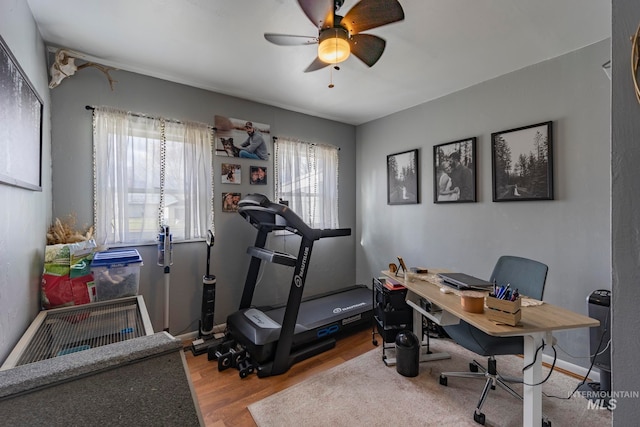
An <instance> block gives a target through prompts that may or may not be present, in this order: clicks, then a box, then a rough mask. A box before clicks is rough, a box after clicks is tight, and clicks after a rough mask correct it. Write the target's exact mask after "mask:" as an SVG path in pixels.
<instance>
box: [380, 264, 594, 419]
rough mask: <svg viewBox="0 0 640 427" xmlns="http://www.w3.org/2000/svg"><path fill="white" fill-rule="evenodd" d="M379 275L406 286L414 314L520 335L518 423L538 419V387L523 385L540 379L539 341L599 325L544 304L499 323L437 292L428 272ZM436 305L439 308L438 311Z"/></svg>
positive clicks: (551, 340) (452, 296) (500, 334)
mask: <svg viewBox="0 0 640 427" xmlns="http://www.w3.org/2000/svg"><path fill="white" fill-rule="evenodd" d="M442 271H444V270H439V269H429V273H434V274H435V273H438V272H442ZM382 274H384V275H385V276H388V277H391V278H393V279H395V280H397V281H398V282H400V283H402V284H403V285H404V286H405V287H406V288H407V290H408V291H407V304H409V305H410V306H412V307H413V308H414V310H415V311H416V313H420V315H424V316H427V317H428V318H429V319H431V320H433V321H435V322H437V323H438V324H440V325H442V326H446V325H452V324H456V323H459V320H458V319H462V320H464V321H465V322H467V323H469V324H471V325H473V326H475V327H476V328H478V329H480V330H481V331H483V332H485V333H487V334H489V335H494V336H498V337H509V336H522V337H523V338H524V366H527V365H529V364H531V367H530V368H529V369H527V370H526V371H524V378H523V380H524V383H525V385H524V388H523V399H524V401H523V414H522V416H523V423H522V425H523V426H527V427H529V426H534V425H535V426H539V425H540V423H541V420H542V386H541V385H537V386H528V385H526V384H538V383H539V382H540V381H542V379H543V378H542V357H538V358H537V359H536V357H535V355H536V351H537V349H538V347H540V345H542V343H543V341H544V342H545V343H546V344H551V345H553V344H555V338H554V337H553V335H552V332H553V331H557V330H562V329H575V328H592V327H596V326H598V325H600V322H599V321H598V320H596V319H592V318H591V317H588V316H584V315H582V314H578V313H575V312H573V311H570V310H566V309H564V308H562V307H558V306H555V305H552V304H548V303H544V304H542V305H538V306H533V307H522V318H521V320H520V323H518V325H517V326H508V325H499V324H496V323H495V322H493V321H491V320H489V319H488V318H487V317H486V315H485V314H484V313H469V312H466V311H464V310H463V309H462V305H461V304H460V296H459V295H456V294H454V293H449V294H445V293H443V292H440V286H439V285H438V284H437V283H435V280H433V279H432V277H430V276H429V275H426V276H425V275H421V278H422V279H416V280H414V281H413V282H406V283H405V281H404V278H403V277H395V275H394V274H393V273H391V272H390V271H388V270H386V271H383V272H382ZM423 279H427V280H423ZM430 279H431V280H430ZM420 298H425V299H426V300H428V301H429V302H430V303H431V304H432V306H433V307H436V311H435V312H434V311H433V310H432V312H426V311H425V310H423V309H422V308H421V306H420V302H419V300H420ZM437 308H440V309H442V311H441V312H438V311H437ZM414 323H415V322H414Z"/></svg>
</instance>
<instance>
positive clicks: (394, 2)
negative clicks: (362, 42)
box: [340, 0, 404, 35]
mask: <svg viewBox="0 0 640 427" xmlns="http://www.w3.org/2000/svg"><path fill="white" fill-rule="evenodd" d="M403 19H404V10H402V6H401V5H400V3H398V0H361V1H360V2H359V3H357V4H356V5H355V6H353V7H352V8H351V10H349V12H347V14H346V15H345V16H344V18H342V21H341V22H340V25H342V26H343V27H344V28H346V29H347V30H348V31H349V33H351V35H355V34H358V33H360V32H361V31H366V30H370V29H372V28H376V27H381V26H383V25H387V24H391V23H392V22H397V21H402V20H403Z"/></svg>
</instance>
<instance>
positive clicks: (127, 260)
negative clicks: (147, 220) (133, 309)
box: [91, 249, 142, 301]
mask: <svg viewBox="0 0 640 427" xmlns="http://www.w3.org/2000/svg"><path fill="white" fill-rule="evenodd" d="M141 266H142V257H141V256H140V254H139V253H138V251H137V250H136V249H116V250H110V251H105V252H97V253H96V254H95V255H94V256H93V261H92V262H91V273H93V281H94V283H95V287H96V301H106V300H110V299H115V298H122V297H128V296H133V295H137V294H138V286H139V283H140V267H141Z"/></svg>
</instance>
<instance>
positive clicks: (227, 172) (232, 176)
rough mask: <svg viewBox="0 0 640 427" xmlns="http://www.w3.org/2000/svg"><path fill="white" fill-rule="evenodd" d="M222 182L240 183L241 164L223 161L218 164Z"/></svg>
mask: <svg viewBox="0 0 640 427" xmlns="http://www.w3.org/2000/svg"><path fill="white" fill-rule="evenodd" d="M220 171H221V173H222V183H223V184H242V166H240V165H234V164H232V163H223V164H222V166H220Z"/></svg>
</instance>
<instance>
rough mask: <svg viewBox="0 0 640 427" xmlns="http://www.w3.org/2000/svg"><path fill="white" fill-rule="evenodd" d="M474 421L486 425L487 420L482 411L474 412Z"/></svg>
mask: <svg viewBox="0 0 640 427" xmlns="http://www.w3.org/2000/svg"><path fill="white" fill-rule="evenodd" d="M473 421H475V422H477V423H478V424H482V425H484V422H485V419H484V414H483V413H482V412H474V413H473Z"/></svg>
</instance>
